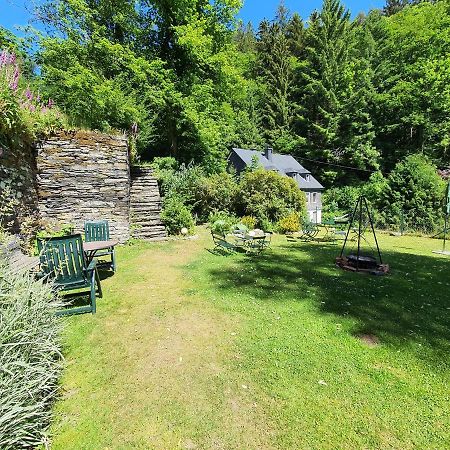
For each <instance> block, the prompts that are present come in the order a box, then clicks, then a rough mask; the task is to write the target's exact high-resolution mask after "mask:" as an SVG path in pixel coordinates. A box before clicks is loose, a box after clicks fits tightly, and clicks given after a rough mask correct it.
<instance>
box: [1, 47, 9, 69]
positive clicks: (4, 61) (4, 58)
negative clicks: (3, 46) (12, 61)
mask: <svg viewBox="0 0 450 450" xmlns="http://www.w3.org/2000/svg"><path fill="white" fill-rule="evenodd" d="M7 57H8V52H7V51H6V50H3V51H2V53H0V67H3V66H5V65H6V58H7Z"/></svg>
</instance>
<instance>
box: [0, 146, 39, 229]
mask: <svg viewBox="0 0 450 450" xmlns="http://www.w3.org/2000/svg"><path fill="white" fill-rule="evenodd" d="M35 156H36V149H35V148H34V147H33V146H31V145H30V146H26V145H24V146H22V147H19V148H5V147H2V146H0V207H2V208H1V209H2V211H3V207H4V206H5V205H6V204H8V205H13V206H12V210H10V211H11V214H9V212H8V217H2V222H3V223H4V224H8V225H9V226H10V231H12V232H13V233H17V234H19V233H22V234H23V233H24V234H28V233H29V231H30V229H32V228H33V227H35V224H36V223H37V208H38V206H37V204H38V198H37V192H36V161H35Z"/></svg>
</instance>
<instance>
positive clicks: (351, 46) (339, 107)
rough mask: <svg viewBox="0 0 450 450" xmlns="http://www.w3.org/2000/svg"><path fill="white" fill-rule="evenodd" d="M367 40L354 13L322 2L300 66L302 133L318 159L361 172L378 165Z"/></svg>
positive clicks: (334, 0)
mask: <svg viewBox="0 0 450 450" xmlns="http://www.w3.org/2000/svg"><path fill="white" fill-rule="evenodd" d="M365 37H366V36H365V35H364V33H363V32H361V33H354V30H353V26H352V23H351V21H350V13H349V12H348V11H346V10H345V8H344V6H343V5H342V4H341V3H340V1H339V0H324V3H323V7H322V10H321V11H320V12H319V13H318V14H316V15H313V16H312V17H311V20H310V26H309V28H308V30H307V33H306V36H305V43H306V49H305V57H306V60H305V62H304V63H302V64H300V65H299V66H298V78H299V83H300V89H299V98H298V102H299V103H300V104H301V105H302V107H303V109H304V114H303V117H302V118H301V120H299V122H298V133H299V134H300V135H302V136H303V137H304V138H306V143H305V145H304V148H305V151H306V152H307V154H308V155H309V156H310V157H312V158H314V159H319V160H322V161H328V162H332V163H339V164H343V163H344V164H347V165H352V166H356V167H359V168H374V167H377V165H378V152H377V150H376V149H375V148H374V145H373V140H374V137H375V135H374V132H373V126H372V122H371V118H370V108H369V102H370V99H371V97H372V89H373V88H372V84H371V81H372V80H371V75H372V73H371V69H370V61H369V59H368V58H369V56H368V54H367V52H366V51H364V52H362V51H360V47H359V45H358V44H359V41H360V40H361V39H364V38H365ZM363 48H365V46H363ZM322 178H323V179H324V181H326V182H327V183H328V184H331V183H333V182H334V181H336V180H338V181H342V179H343V178H344V174H343V173H342V171H341V172H340V171H339V169H338V168H337V167H336V168H334V167H332V168H331V169H329V170H327V171H324V172H323V173H322Z"/></svg>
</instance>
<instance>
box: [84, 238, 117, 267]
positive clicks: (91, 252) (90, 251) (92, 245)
mask: <svg viewBox="0 0 450 450" xmlns="http://www.w3.org/2000/svg"><path fill="white" fill-rule="evenodd" d="M118 244H119V241H115V240H108V241H91V242H83V251H84V254H85V255H86V261H87V263H88V264H90V263H91V261H92V260H93V259H94V258H95V255H96V254H97V252H99V251H100V250H109V249H113V248H114V247H115V246H116V245H118Z"/></svg>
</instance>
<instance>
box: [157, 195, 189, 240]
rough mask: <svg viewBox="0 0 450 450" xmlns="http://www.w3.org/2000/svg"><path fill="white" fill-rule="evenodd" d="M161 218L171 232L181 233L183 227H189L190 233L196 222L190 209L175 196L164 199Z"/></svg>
mask: <svg viewBox="0 0 450 450" xmlns="http://www.w3.org/2000/svg"><path fill="white" fill-rule="evenodd" d="M161 220H162V221H163V222H164V225H165V226H166V228H167V231H168V233H169V234H173V235H176V234H180V233H181V230H182V229H183V228H187V230H188V232H189V233H192V232H193V230H194V225H195V222H194V218H193V217H192V213H191V211H190V209H189V208H188V207H187V206H185V204H184V203H183V201H182V200H181V199H180V198H178V197H175V196H171V197H168V198H167V199H164V204H163V209H162V212H161Z"/></svg>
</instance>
